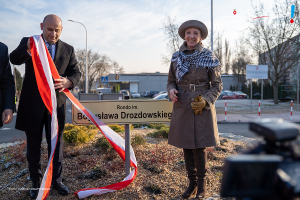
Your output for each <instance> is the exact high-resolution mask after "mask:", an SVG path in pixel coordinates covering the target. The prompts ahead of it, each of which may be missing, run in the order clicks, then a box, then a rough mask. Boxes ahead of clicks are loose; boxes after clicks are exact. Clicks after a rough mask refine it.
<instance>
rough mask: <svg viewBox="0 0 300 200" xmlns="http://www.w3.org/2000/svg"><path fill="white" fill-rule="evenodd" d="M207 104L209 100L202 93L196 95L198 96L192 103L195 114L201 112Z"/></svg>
mask: <svg viewBox="0 0 300 200" xmlns="http://www.w3.org/2000/svg"><path fill="white" fill-rule="evenodd" d="M206 104H207V101H206V100H205V99H203V98H202V95H201V94H199V95H198V96H196V98H195V99H194V102H193V103H191V105H192V109H193V110H194V113H195V115H197V114H198V113H199V114H201V113H202V109H203V108H204V107H205V105H206Z"/></svg>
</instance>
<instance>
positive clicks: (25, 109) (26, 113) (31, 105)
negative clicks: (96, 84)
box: [10, 37, 81, 134]
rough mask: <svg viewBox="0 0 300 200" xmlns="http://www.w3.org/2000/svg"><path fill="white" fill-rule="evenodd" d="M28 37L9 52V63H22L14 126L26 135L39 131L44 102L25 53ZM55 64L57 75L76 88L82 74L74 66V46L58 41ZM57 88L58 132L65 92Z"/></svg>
mask: <svg viewBox="0 0 300 200" xmlns="http://www.w3.org/2000/svg"><path fill="white" fill-rule="evenodd" d="M27 40H28V37H25V38H23V39H22V40H21V43H20V45H19V46H18V47H17V48H16V49H15V50H14V51H13V52H11V54H10V61H11V63H13V64H15V65H21V64H23V63H25V78H24V82H23V88H22V91H21V97H20V101H19V107H18V114H17V121H16V129H19V130H22V131H25V132H26V133H27V134H38V133H39V131H40V128H41V127H40V126H41V122H42V116H43V112H44V109H45V105H44V103H43V100H42V98H41V96H40V93H39V90H38V87H37V83H36V79H35V74H34V69H33V64H32V59H31V56H30V55H29V54H28V52H27ZM54 64H55V66H56V68H57V71H58V73H59V75H60V76H63V77H66V78H68V79H69V80H71V81H72V83H73V86H72V87H75V86H76V85H77V83H78V82H79V79H80V76H81V73H80V71H79V68H78V66H77V60H76V56H75V52H74V48H73V47H72V46H70V45H68V44H66V43H64V42H62V41H61V40H58V41H57V44H56V52H55V58H54ZM69 89H71V88H69ZM58 91H59V90H56V97H57V118H58V125H59V132H61V131H63V130H64V125H65V114H66V95H65V94H64V93H63V92H61V93H59V92H58Z"/></svg>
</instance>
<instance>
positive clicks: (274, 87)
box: [273, 81, 278, 104]
mask: <svg viewBox="0 0 300 200" xmlns="http://www.w3.org/2000/svg"><path fill="white" fill-rule="evenodd" d="M273 89H274V104H278V81H276V82H275V83H274V84H273Z"/></svg>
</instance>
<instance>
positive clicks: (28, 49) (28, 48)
mask: <svg viewBox="0 0 300 200" xmlns="http://www.w3.org/2000/svg"><path fill="white" fill-rule="evenodd" d="M27 51H28V53H31V50H30V38H29V39H28V40H27Z"/></svg>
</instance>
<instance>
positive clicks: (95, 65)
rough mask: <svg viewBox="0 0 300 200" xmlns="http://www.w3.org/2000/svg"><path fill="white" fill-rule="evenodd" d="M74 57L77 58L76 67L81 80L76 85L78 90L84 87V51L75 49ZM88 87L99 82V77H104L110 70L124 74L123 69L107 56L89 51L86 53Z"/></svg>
mask: <svg viewBox="0 0 300 200" xmlns="http://www.w3.org/2000/svg"><path fill="white" fill-rule="evenodd" d="M75 53H76V56H77V58H78V66H79V70H80V72H81V79H80V82H79V84H78V86H79V88H80V89H84V86H85V81H84V80H85V49H77V50H76V52H75ZM88 61H89V62H88V86H89V89H90V88H91V87H92V85H93V83H94V81H96V80H97V79H98V80H100V77H101V76H106V75H107V74H108V73H109V72H110V71H111V70H112V71H113V72H115V70H117V71H118V72H122V73H123V72H124V69H123V67H120V66H119V64H118V63H117V62H116V61H111V59H110V58H109V57H108V56H107V55H104V54H103V55H101V54H99V53H97V52H93V51H92V50H91V49H90V50H89V51H88Z"/></svg>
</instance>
